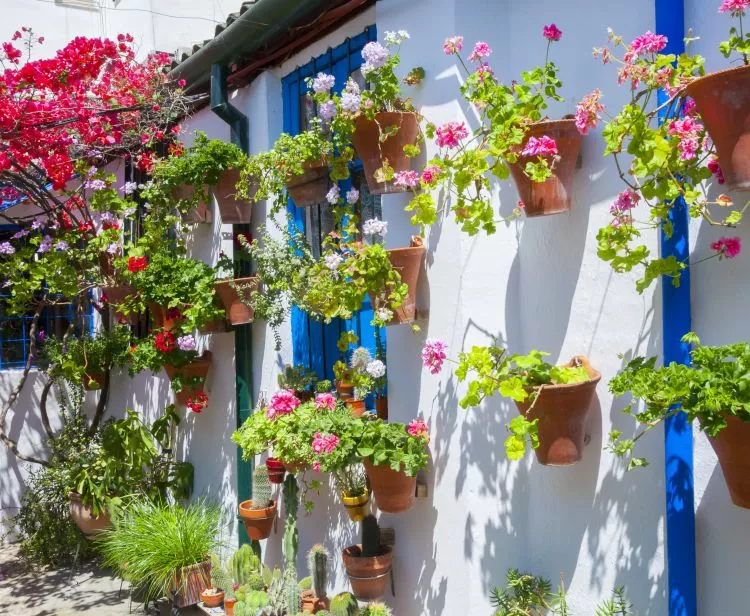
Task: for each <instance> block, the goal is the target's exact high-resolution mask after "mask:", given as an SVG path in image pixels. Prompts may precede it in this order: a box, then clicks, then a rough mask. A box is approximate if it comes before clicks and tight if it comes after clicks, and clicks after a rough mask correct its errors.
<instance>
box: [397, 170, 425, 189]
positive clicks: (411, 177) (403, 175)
mask: <svg viewBox="0 0 750 616" xmlns="http://www.w3.org/2000/svg"><path fill="white" fill-rule="evenodd" d="M393 184H394V185H395V186H403V187H406V188H414V187H415V186H417V185H418V184H419V174H418V173H417V172H416V171H399V172H398V173H396V175H395V176H394V179H393Z"/></svg>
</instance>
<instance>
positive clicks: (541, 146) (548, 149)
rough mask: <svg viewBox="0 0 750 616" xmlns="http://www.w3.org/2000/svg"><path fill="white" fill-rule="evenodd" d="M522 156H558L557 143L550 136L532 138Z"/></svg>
mask: <svg viewBox="0 0 750 616" xmlns="http://www.w3.org/2000/svg"><path fill="white" fill-rule="evenodd" d="M521 154H522V155H523V156H555V155H556V154H557V143H555V140H554V139H553V138H552V137H549V136H548V135H542V136H541V137H530V138H529V140H528V141H527V142H526V146H525V147H524V148H523V151H522V152H521Z"/></svg>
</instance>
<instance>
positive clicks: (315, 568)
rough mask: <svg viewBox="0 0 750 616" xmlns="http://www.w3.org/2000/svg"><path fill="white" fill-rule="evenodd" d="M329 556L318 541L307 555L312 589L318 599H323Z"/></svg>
mask: <svg viewBox="0 0 750 616" xmlns="http://www.w3.org/2000/svg"><path fill="white" fill-rule="evenodd" d="M329 556H330V554H329V553H328V550H326V549H325V548H324V547H323V546H322V545H320V544H319V543H318V544H316V545H314V546H312V548H311V549H310V552H309V553H308V555H307V565H308V567H309V569H310V575H311V576H312V591H313V594H314V595H315V597H317V598H318V599H323V598H325V596H326V586H327V585H328V558H329Z"/></svg>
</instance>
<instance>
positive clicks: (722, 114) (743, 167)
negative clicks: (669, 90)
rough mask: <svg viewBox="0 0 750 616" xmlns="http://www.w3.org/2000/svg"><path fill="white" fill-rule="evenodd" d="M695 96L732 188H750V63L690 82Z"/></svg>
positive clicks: (721, 165) (728, 184)
mask: <svg viewBox="0 0 750 616" xmlns="http://www.w3.org/2000/svg"><path fill="white" fill-rule="evenodd" d="M685 93H686V94H687V95H688V96H690V97H692V98H693V100H695V104H696V106H697V107H698V111H699V112H700V114H701V118H702V119H703V124H704V125H705V127H706V130H707V131H708V134H709V136H710V137H711V140H712V141H713V142H714V145H715V146H716V153H717V155H718V157H719V166H720V167H721V171H722V173H723V174H724V179H725V181H726V184H727V188H728V189H729V190H742V191H744V190H750V122H748V116H750V66H740V67H737V68H730V69H727V70H725V71H719V72H717V73H711V74H709V75H706V76H705V77H701V78H700V79H696V80H695V81H693V82H691V83H690V85H688V86H687V88H686V89H685Z"/></svg>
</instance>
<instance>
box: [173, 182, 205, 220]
mask: <svg viewBox="0 0 750 616" xmlns="http://www.w3.org/2000/svg"><path fill="white" fill-rule="evenodd" d="M194 195H195V188H194V187H193V186H189V185H187V184H181V185H180V186H177V187H176V188H173V189H172V199H174V200H175V201H179V200H181V199H186V200H192V199H193V196H194ZM180 218H181V220H182V222H184V223H187V224H193V223H208V222H211V210H209V209H208V204H207V203H206V202H205V201H204V200H203V199H199V200H198V203H197V204H196V205H195V207H194V208H192V209H191V210H188V211H187V212H185V213H184V214H181V215H180Z"/></svg>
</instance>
